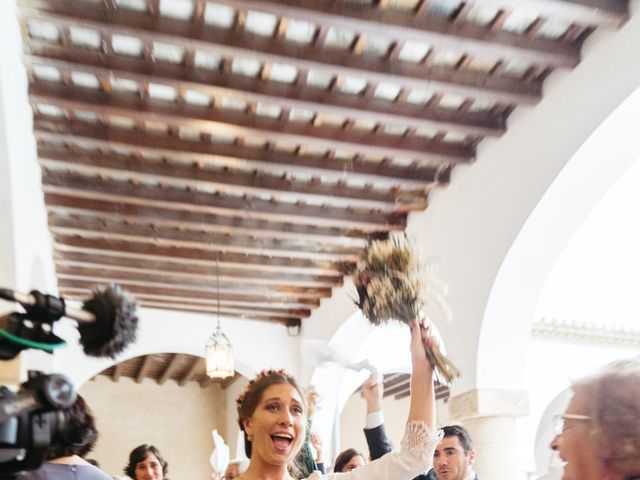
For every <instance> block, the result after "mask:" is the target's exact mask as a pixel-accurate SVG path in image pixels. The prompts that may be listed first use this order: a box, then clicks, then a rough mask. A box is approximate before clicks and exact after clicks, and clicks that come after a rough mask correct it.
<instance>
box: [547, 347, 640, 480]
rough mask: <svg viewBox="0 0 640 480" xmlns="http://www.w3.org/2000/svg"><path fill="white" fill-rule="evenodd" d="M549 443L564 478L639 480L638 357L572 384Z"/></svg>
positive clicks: (639, 381) (639, 385)
mask: <svg viewBox="0 0 640 480" xmlns="http://www.w3.org/2000/svg"><path fill="white" fill-rule="evenodd" d="M572 389H573V397H572V398H571V401H570V402H569V406H568V407H567V410H566V412H565V413H564V414H563V415H560V416H559V417H558V422H559V425H558V427H559V428H558V430H557V432H556V433H557V435H556V437H555V438H554V439H553V442H552V443H551V448H552V449H554V450H557V451H558V453H559V454H560V458H561V459H562V460H563V461H564V462H565V466H564V475H563V476H562V480H640V359H634V360H625V361H620V362H616V363H614V364H611V365H609V366H608V367H607V368H605V369H604V370H603V371H601V372H599V373H597V374H595V375H592V376H590V377H587V378H585V379H583V380H581V381H579V382H578V383H576V384H575V385H573V387H572Z"/></svg>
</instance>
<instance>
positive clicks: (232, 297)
mask: <svg viewBox="0 0 640 480" xmlns="http://www.w3.org/2000/svg"><path fill="white" fill-rule="evenodd" d="M59 284H60V287H65V288H67V287H68V288H87V287H91V286H93V285H97V284H100V282H99V281H98V282H96V281H88V280H68V279H60V282H59ZM120 285H121V286H122V288H124V289H125V290H127V291H129V292H131V294H133V295H134V297H135V295H136V294H137V293H142V294H154V295H165V296H166V297H167V298H169V297H177V298H183V299H189V298H194V299H208V300H210V301H213V302H216V301H217V299H216V295H215V294H213V295H212V294H211V293H208V292H201V291H195V290H192V289H187V288H175V287H167V288H164V287H162V286H159V287H144V286H139V285H135V284H133V283H130V282H126V281H123V282H120ZM220 299H221V300H222V299H224V300H229V301H236V300H237V301H244V302H252V301H256V302H263V303H267V304H269V303H271V304H272V305H278V304H280V303H289V304H294V303H296V304H299V305H303V307H302V308H305V307H306V308H310V307H317V306H318V305H320V300H318V299H314V298H298V297H296V296H295V295H286V294H281V295H277V296H276V295H261V294H259V293H258V294H254V293H253V292H246V291H245V292H243V293H222V292H221V293H220Z"/></svg>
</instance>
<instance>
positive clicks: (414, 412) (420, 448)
mask: <svg viewBox="0 0 640 480" xmlns="http://www.w3.org/2000/svg"><path fill="white" fill-rule="evenodd" d="M422 332H423V330H421V328H420V323H419V322H418V321H417V320H414V322H413V324H412V326H411V364H412V371H411V401H410V406H409V416H408V418H407V426H406V429H405V433H404V437H403V439H402V443H401V448H400V451H398V452H391V453H387V454H386V455H384V456H382V457H381V458H379V459H377V460H374V461H372V462H370V463H368V464H367V465H365V466H364V467H361V468H358V469H356V470H352V471H351V472H348V473H334V474H331V475H327V476H326V477H316V476H314V475H312V476H311V477H310V480H315V479H316V478H327V479H328V480H331V479H335V480H338V479H340V480H348V479H350V480H387V479H393V480H411V479H413V478H414V477H416V476H418V475H420V474H421V473H424V472H425V471H426V470H427V469H428V468H429V467H430V466H431V463H432V461H433V451H434V450H435V447H436V445H437V443H438V441H439V438H438V434H437V432H436V430H435V402H436V400H435V395H434V387H433V366H432V365H431V363H430V362H429V360H428V359H427V355H426V353H425V346H431V345H432V344H433V342H434V340H433V338H432V337H430V336H429V335H428V332H429V330H428V329H427V330H426V335H425V336H424V337H423V335H422Z"/></svg>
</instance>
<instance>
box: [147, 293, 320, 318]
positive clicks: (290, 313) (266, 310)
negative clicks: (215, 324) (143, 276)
mask: <svg viewBox="0 0 640 480" xmlns="http://www.w3.org/2000/svg"><path fill="white" fill-rule="evenodd" d="M136 300H137V301H138V302H139V303H140V305H142V306H148V307H154V308H155V307H157V308H171V307H173V308H175V309H177V310H185V311H194V312H196V311H197V312H199V313H207V314H208V315H214V316H215V315H217V314H218V304H217V300H214V301H210V302H208V303H205V302H200V301H193V300H189V299H184V300H181V299H178V298H166V299H160V298H158V296H155V297H148V296H145V295H139V296H137V297H136ZM225 312H226V313H233V314H234V315H245V316H252V315H261V316H264V317H288V318H307V317H309V316H310V315H311V310H310V309H308V308H306V309H305V308H276V307H254V306H247V305H246V304H245V305H242V304H235V303H232V302H222V301H221V302H220V314H221V315H222V314H223V313H225Z"/></svg>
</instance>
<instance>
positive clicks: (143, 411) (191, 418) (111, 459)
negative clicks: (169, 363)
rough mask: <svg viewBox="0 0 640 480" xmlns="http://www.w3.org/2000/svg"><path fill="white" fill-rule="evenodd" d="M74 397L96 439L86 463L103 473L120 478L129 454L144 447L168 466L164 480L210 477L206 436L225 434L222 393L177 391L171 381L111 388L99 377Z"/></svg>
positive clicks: (125, 381)
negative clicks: (84, 406)
mask: <svg viewBox="0 0 640 480" xmlns="http://www.w3.org/2000/svg"><path fill="white" fill-rule="evenodd" d="M80 394H81V395H82V396H83V397H85V400H86V401H87V403H88V404H89V406H90V407H91V409H92V410H93V413H94V415H95V417H96V424H97V428H98V432H99V435H100V437H99V439H98V442H97V444H96V447H95V449H94V450H93V452H91V453H90V454H89V458H95V459H96V460H98V461H99V462H100V466H101V468H102V469H103V470H104V471H106V472H108V473H109V474H111V475H123V468H124V466H125V465H126V464H127V461H128V458H129V452H130V451H131V450H132V449H134V448H135V447H137V446H138V445H140V444H143V443H149V444H152V445H155V446H156V447H158V448H159V449H160V452H162V454H163V455H164V456H165V460H167V461H168V462H169V478H171V479H207V478H209V477H210V475H211V472H212V468H211V465H210V463H209V456H210V455H211V452H212V451H213V440H212V438H211V431H212V430H213V429H217V430H218V432H219V433H220V434H221V435H223V436H225V434H226V432H225V428H226V425H225V422H226V417H227V412H226V393H225V391H223V390H222V389H221V388H220V387H219V386H218V385H211V386H209V387H207V388H200V386H199V385H198V384H197V383H195V382H189V383H187V384H186V385H185V386H184V387H180V386H178V384H177V383H176V382H174V381H172V380H169V381H167V383H165V384H164V385H158V384H156V383H155V382H152V381H150V380H148V379H147V380H144V381H143V382H142V383H140V384H138V383H135V382H134V381H133V380H131V379H129V378H121V379H120V381H118V382H117V383H116V382H112V381H111V380H110V379H108V378H106V377H103V376H100V377H98V378H97V379H96V380H95V381H91V382H87V383H86V384H85V385H84V386H83V387H82V389H81V390H80Z"/></svg>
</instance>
